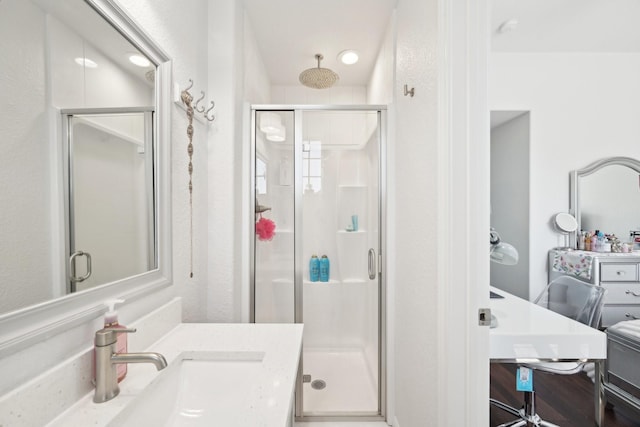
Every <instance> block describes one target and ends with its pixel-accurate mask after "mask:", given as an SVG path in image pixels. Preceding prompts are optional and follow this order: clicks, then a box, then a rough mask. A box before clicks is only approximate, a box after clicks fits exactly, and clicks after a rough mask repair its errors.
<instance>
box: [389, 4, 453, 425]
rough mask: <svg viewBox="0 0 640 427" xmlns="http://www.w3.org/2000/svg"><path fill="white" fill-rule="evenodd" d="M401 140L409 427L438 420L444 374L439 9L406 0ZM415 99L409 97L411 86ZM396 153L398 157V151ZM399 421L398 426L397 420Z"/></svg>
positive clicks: (399, 288) (398, 122)
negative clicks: (439, 214) (440, 382)
mask: <svg viewBox="0 0 640 427" xmlns="http://www.w3.org/2000/svg"><path fill="white" fill-rule="evenodd" d="M396 18H397V21H396V28H397V47H396V49H397V51H396V63H395V75H396V78H395V87H394V92H395V94H396V95H395V96H396V98H395V137H394V138H393V140H392V141H390V146H391V147H393V157H392V160H391V163H390V165H389V169H390V170H389V175H390V176H391V177H392V178H391V180H392V181H391V182H390V183H389V191H388V194H389V198H390V200H389V203H390V206H391V210H392V212H391V213H390V216H391V218H390V221H391V224H390V229H389V234H390V235H393V236H395V242H394V245H393V246H392V247H390V248H389V252H390V253H393V254H394V258H395V263H394V264H392V265H391V267H392V269H393V270H392V271H390V273H389V274H390V276H389V277H388V281H389V283H390V286H391V287H392V288H393V289H394V290H395V295H394V297H395V319H394V320H395V330H394V335H395V348H394V350H395V356H394V357H395V366H394V369H395V417H396V421H397V425H400V426H402V427H411V426H422V425H437V424H438V419H439V418H438V408H439V396H438V388H437V386H436V384H437V382H438V371H439V368H440V367H441V363H442V362H443V361H442V360H440V359H439V353H438V348H437V347H438V346H437V343H438V332H437V331H438V325H437V319H438V316H437V315H436V313H438V305H437V302H438V298H437V289H438V271H437V255H438V253H437V239H438V236H437V234H436V231H435V230H436V226H437V224H438V217H437V215H436V214H437V202H436V201H437V200H438V193H437V182H438V163H437V159H438V153H437V138H438V135H437V127H438V126H437V125H438V102H437V100H438V93H437V90H436V88H437V82H438V75H437V71H438V69H437V68H438V67H437V64H436V61H435V60H434V58H435V57H436V56H437V36H436V35H437V28H438V7H437V2H435V1H423V0H414V1H405V0H400V1H399V2H398V7H397V11H396ZM405 83H406V84H408V85H409V87H415V93H416V95H415V97H408V96H402V93H403V86H404V84H405ZM390 157H391V156H390ZM394 425H396V423H394Z"/></svg>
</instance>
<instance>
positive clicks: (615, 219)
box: [570, 157, 640, 247]
mask: <svg viewBox="0 0 640 427" xmlns="http://www.w3.org/2000/svg"><path fill="white" fill-rule="evenodd" d="M570 181H571V212H572V213H573V214H574V215H575V217H576V219H577V220H578V230H591V231H593V230H601V231H602V232H604V233H606V234H615V235H616V237H618V238H619V239H620V241H621V242H627V241H629V233H630V231H632V230H640V217H639V216H638V212H640V160H636V159H633V158H630V157H609V158H604V159H601V160H598V161H596V162H594V163H592V164H590V165H589V166H587V167H585V168H583V169H579V170H575V171H572V172H571V179H570ZM572 245H573V246H572V247H575V234H574V235H573V241H572Z"/></svg>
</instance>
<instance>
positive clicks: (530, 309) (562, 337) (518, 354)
mask: <svg viewBox="0 0 640 427" xmlns="http://www.w3.org/2000/svg"><path fill="white" fill-rule="evenodd" d="M491 291H493V292H495V293H496V294H498V295H501V296H503V297H504V298H492V299H491V301H490V306H491V313H492V314H493V315H494V316H495V317H496V319H497V325H496V327H495V328H493V327H492V328H491V329H490V332H489V354H490V358H491V362H496V363H497V362H506V363H519V362H521V363H528V362H535V361H552V360H553V361H558V360H571V361H575V360H576V359H589V360H592V361H594V362H596V364H595V365H596V387H595V390H596V393H595V400H596V402H595V405H596V409H595V410H596V413H595V414H596V417H595V418H596V422H598V425H602V422H601V420H602V411H603V409H604V408H603V401H602V399H601V393H598V390H601V389H602V378H601V374H602V372H603V370H602V368H603V366H602V361H604V360H605V359H606V358H607V336H606V334H605V333H603V332H601V331H599V330H597V329H594V328H590V327H588V326H586V325H583V324H582V323H579V322H576V321H574V320H571V319H569V318H567V317H564V316H562V315H560V314H557V313H555V312H553V311H550V310H547V309H545V308H543V307H540V306H537V305H535V304H533V303H531V302H529V301H526V300H524V299H522V298H518V297H516V296H514V295H511V294H509V293H507V292H505V291H502V290H499V289H495V288H491Z"/></svg>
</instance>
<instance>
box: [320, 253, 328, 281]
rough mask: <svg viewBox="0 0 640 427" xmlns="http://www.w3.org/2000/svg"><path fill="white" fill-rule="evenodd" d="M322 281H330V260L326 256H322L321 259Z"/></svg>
mask: <svg viewBox="0 0 640 427" xmlns="http://www.w3.org/2000/svg"><path fill="white" fill-rule="evenodd" d="M320 281H321V282H328V281H329V258H327V256H326V255H322V258H321V259H320Z"/></svg>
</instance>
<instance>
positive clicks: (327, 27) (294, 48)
mask: <svg viewBox="0 0 640 427" xmlns="http://www.w3.org/2000/svg"><path fill="white" fill-rule="evenodd" d="M396 1H397V0H322V1H318V0H268V1H265V0H245V5H246V9H247V14H248V16H249V20H250V22H251V26H252V28H253V32H254V35H255V38H256V41H257V44H258V48H259V49H260V52H261V54H262V60H263V61H264V64H265V66H266V68H267V71H268V73H269V77H270V80H271V84H273V85H297V84H300V83H299V82H298V75H299V74H300V73H301V72H302V71H303V70H305V69H307V68H312V67H317V65H318V64H317V62H316V59H315V58H314V55H315V54H316V53H320V54H322V55H324V60H323V61H322V63H321V66H322V67H323V68H330V69H332V70H333V71H335V72H336V73H338V75H339V76H340V81H339V82H338V84H339V85H366V84H367V82H368V80H369V76H370V74H371V71H372V69H373V65H374V64H375V60H376V57H377V55H378V50H379V47H380V44H381V42H382V40H383V38H384V33H385V31H386V29H387V27H388V26H389V20H390V19H391V13H392V11H393V9H394V7H395V4H396ZM346 49H353V50H356V51H358V53H359V54H360V60H359V61H358V63H356V64H354V65H344V64H342V63H339V62H338V59H337V55H338V54H339V53H340V52H342V51H343V50H346Z"/></svg>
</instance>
